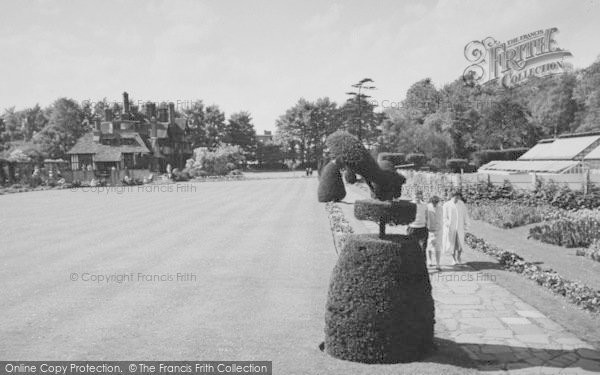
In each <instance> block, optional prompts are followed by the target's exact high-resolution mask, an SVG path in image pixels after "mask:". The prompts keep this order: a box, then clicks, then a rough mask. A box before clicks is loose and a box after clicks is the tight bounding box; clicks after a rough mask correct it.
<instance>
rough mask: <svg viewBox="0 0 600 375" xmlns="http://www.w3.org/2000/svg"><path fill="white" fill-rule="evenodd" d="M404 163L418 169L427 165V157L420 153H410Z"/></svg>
mask: <svg viewBox="0 0 600 375" xmlns="http://www.w3.org/2000/svg"><path fill="white" fill-rule="evenodd" d="M406 161H407V162H408V163H410V164H414V168H415V169H419V168H421V167H422V166H424V165H425V164H426V163H427V156H425V154H421V153H412V154H408V155H407V156H406Z"/></svg>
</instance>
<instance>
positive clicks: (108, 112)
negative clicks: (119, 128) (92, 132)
mask: <svg viewBox="0 0 600 375" xmlns="http://www.w3.org/2000/svg"><path fill="white" fill-rule="evenodd" d="M112 120H113V113H112V111H111V110H110V108H104V121H112Z"/></svg>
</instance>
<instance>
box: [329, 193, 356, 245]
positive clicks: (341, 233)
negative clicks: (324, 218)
mask: <svg viewBox="0 0 600 375" xmlns="http://www.w3.org/2000/svg"><path fill="white" fill-rule="evenodd" d="M325 209H326V210H327V213H328V215H329V225H330V227H331V233H332V235H333V240H334V244H335V249H336V251H337V252H338V253H339V249H342V247H343V246H344V241H345V238H346V235H348V234H351V233H354V230H353V229H352V226H350V223H349V222H348V220H346V217H345V216H344V212H343V211H342V209H341V208H340V207H339V206H338V205H337V204H335V203H334V202H327V203H326V204H325Z"/></svg>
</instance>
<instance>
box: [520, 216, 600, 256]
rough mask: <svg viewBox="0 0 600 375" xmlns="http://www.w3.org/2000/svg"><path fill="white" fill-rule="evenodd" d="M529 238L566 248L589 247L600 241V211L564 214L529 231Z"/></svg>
mask: <svg viewBox="0 0 600 375" xmlns="http://www.w3.org/2000/svg"><path fill="white" fill-rule="evenodd" d="M529 237H531V238H534V239H536V240H540V241H542V242H546V243H550V244H554V245H559V246H565V247H588V246H590V245H591V244H592V242H593V241H594V240H600V210H580V211H577V212H563V213H562V214H560V215H559V217H558V218H556V219H555V220H550V221H547V222H544V223H542V224H539V225H536V226H535V227H533V228H531V229H529Z"/></svg>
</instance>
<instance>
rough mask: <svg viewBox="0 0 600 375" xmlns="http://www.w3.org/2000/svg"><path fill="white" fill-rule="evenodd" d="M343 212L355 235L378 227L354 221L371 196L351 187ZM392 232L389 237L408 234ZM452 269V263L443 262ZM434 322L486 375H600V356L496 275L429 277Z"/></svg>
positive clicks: (463, 269)
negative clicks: (359, 202)
mask: <svg viewBox="0 0 600 375" xmlns="http://www.w3.org/2000/svg"><path fill="white" fill-rule="evenodd" d="M347 190H348V194H347V196H346V198H345V199H344V203H347V204H344V203H341V204H340V207H341V208H342V210H343V211H344V215H345V216H346V219H347V220H348V221H349V222H350V224H351V225H352V227H353V229H354V230H355V232H357V233H377V232H378V230H379V228H378V225H377V224H375V223H372V222H368V221H359V220H356V219H355V218H354V214H353V205H352V203H353V202H354V201H355V200H356V199H364V198H365V197H366V196H367V195H368V194H367V193H366V192H364V191H363V190H361V189H359V188H357V187H355V186H350V187H348V188H347ZM404 230H405V229H404V228H402V227H400V226H399V227H390V226H388V228H387V232H388V233H404ZM442 263H443V264H450V261H449V259H445V258H443V259H442ZM430 278H431V283H432V286H433V297H434V299H435V308H436V321H437V324H442V325H443V327H440V328H441V329H444V330H445V331H446V332H448V334H449V335H450V337H451V338H452V339H453V340H454V341H455V342H456V343H458V344H460V346H461V348H462V349H464V350H465V352H467V354H468V355H469V356H470V357H471V358H472V359H473V360H474V361H476V363H477V364H478V368H479V370H481V371H485V373H486V374H495V373H499V374H506V373H510V374H586V373H599V372H600V352H599V351H597V350H595V349H594V347H593V346H591V345H589V344H587V343H585V342H584V341H582V340H580V339H579V338H577V337H576V336H574V335H573V334H571V333H570V332H568V331H567V330H565V329H564V328H563V327H562V326H560V325H559V324H557V323H555V322H553V321H552V320H551V319H549V318H548V317H546V316H545V315H544V314H542V313H541V312H540V311H538V310H537V309H535V308H534V307H532V306H530V305H529V304H527V303H526V302H524V301H523V300H521V299H520V298H518V297H517V296H515V295H514V294H512V293H510V292H509V291H507V290H506V289H504V288H502V287H501V286H499V285H497V284H496V283H494V278H495V276H494V275H491V274H488V273H485V272H478V271H475V270H474V269H473V268H471V267H469V266H445V267H442V271H441V272H437V271H432V272H430Z"/></svg>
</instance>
